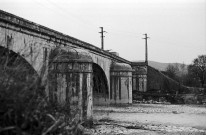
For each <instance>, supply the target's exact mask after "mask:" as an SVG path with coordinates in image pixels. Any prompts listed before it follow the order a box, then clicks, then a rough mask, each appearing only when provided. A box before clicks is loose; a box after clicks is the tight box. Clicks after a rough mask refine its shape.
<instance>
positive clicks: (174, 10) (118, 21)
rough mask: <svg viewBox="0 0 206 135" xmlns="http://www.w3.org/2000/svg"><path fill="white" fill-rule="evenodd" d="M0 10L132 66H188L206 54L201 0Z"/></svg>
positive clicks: (14, 0) (41, 0) (3, 3)
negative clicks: (108, 52)
mask: <svg viewBox="0 0 206 135" xmlns="http://www.w3.org/2000/svg"><path fill="white" fill-rule="evenodd" d="M0 9H1V10H4V11H7V12H9V13H12V14H15V15H17V16H20V17H23V18H25V19H27V20H30V21H33V22H35V23H38V24H41V25H44V26H46V27H49V28H51V29H54V30H56V31H59V32H62V33H64V34H67V35H70V36H72V37H75V38H78V39H80V40H83V41H85V42H88V43H91V44H93V45H95V46H97V47H101V40H100V33H98V32H100V28H99V27H104V30H105V31H107V32H108V33H105V49H106V50H109V49H111V50H112V51H116V52H118V53H119V54H120V56H121V57H123V58H125V59H127V60H130V61H133V60H144V59H145V54H144V53H145V40H144V39H142V38H144V35H143V34H144V33H147V34H148V36H149V37H150V39H148V58H149V60H152V61H157V62H165V63H174V62H179V63H183V62H184V63H185V64H190V63H191V62H192V60H193V59H194V58H196V57H197V56H198V55H201V54H206V0H0Z"/></svg>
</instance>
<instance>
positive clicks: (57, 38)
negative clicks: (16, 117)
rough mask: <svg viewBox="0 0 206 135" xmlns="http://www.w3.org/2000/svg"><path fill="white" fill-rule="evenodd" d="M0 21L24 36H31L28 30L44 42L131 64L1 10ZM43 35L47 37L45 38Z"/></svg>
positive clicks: (1, 24)
mask: <svg viewBox="0 0 206 135" xmlns="http://www.w3.org/2000/svg"><path fill="white" fill-rule="evenodd" d="M1 21H3V22H5V23H8V24H11V25H14V26H18V29H15V28H13V30H14V29H15V30H16V31H21V32H24V33H26V34H31V33H29V32H27V31H25V30H24V29H26V30H29V31H33V32H34V33H37V34H40V35H36V34H33V36H40V37H41V38H45V39H46V40H49V41H54V42H58V43H59V44H64V45H67V43H71V44H72V45H75V46H79V47H81V48H85V49H88V50H91V51H94V52H96V53H99V54H103V55H105V56H107V57H109V58H111V59H113V60H114V61H118V62H124V63H127V64H131V62H130V61H128V60H126V59H124V58H121V57H119V56H117V55H114V54H112V53H110V52H108V51H104V50H102V49H100V48H98V47H96V46H94V45H91V44H89V43H87V42H84V41H81V40H79V39H76V38H74V37H71V36H68V35H65V34H63V33H60V32H57V31H55V30H52V29H49V28H47V27H45V26H42V25H39V24H36V23H34V22H31V21H28V20H26V19H23V18H21V17H18V16H15V15H13V14H10V13H7V12H4V11H2V10H0V22H1ZM0 26H1V27H4V28H7V29H11V27H8V26H7V25H5V24H3V23H0ZM44 35H45V36H47V37H45V36H44ZM43 36H44V37H43Z"/></svg>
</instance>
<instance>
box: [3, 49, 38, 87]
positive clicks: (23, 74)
mask: <svg viewBox="0 0 206 135" xmlns="http://www.w3.org/2000/svg"><path fill="white" fill-rule="evenodd" d="M39 81H40V78H39V76H38V74H37V72H36V71H35V70H34V68H33V67H32V66H31V65H30V64H29V63H28V62H27V61H26V60H25V59H24V58H23V57H22V56H20V55H19V54H18V53H15V52H14V51H12V50H9V49H7V48H5V47H2V46H0V88H1V89H8V88H9V89H11V88H12V87H13V88H14V89H25V88H26V87H27V88H28V89H31V88H34V87H36V86H35V83H37V82H38V83H39Z"/></svg>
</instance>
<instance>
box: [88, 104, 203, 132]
mask: <svg viewBox="0 0 206 135" xmlns="http://www.w3.org/2000/svg"><path fill="white" fill-rule="evenodd" d="M85 134H91V135H163V134H165V135H167V134H168V135H206V106H198V105H164V104H133V105H127V106H118V107H117V106H110V107H108V106H95V107H94V126H93V128H91V129H86V130H85Z"/></svg>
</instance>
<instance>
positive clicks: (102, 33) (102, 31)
mask: <svg viewBox="0 0 206 135" xmlns="http://www.w3.org/2000/svg"><path fill="white" fill-rule="evenodd" d="M100 29H101V32H99V33H101V39H102V40H101V42H102V47H101V48H102V50H104V37H105V36H104V32H106V31H104V30H103V27H100Z"/></svg>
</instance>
